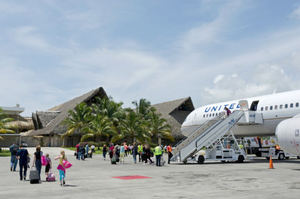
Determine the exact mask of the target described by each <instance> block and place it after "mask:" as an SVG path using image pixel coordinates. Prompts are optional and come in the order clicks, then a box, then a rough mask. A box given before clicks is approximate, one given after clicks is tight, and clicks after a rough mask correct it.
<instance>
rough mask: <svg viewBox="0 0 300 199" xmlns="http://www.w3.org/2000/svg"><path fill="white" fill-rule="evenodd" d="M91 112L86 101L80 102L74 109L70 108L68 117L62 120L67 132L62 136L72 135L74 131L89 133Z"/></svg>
mask: <svg viewBox="0 0 300 199" xmlns="http://www.w3.org/2000/svg"><path fill="white" fill-rule="evenodd" d="M91 113H92V111H91V108H90V107H89V106H88V105H87V104H86V103H80V104H79V105H77V106H76V107H75V108H74V110H70V111H69V115H68V117H67V118H66V119H65V120H64V122H63V124H65V125H66V126H67V132H66V133H65V134H64V136H70V135H73V134H74V133H75V132H76V133H78V134H79V135H84V134H86V133H89V132H90V130H89V123H90V122H91V119H92V114H91Z"/></svg>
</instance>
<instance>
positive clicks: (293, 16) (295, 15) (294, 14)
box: [290, 6, 300, 19]
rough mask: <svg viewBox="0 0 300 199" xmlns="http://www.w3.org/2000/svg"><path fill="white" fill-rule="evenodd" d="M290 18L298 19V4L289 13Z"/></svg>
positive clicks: (299, 9)
mask: <svg viewBox="0 0 300 199" xmlns="http://www.w3.org/2000/svg"><path fill="white" fill-rule="evenodd" d="M290 17H291V18H294V19H300V6H298V7H297V8H296V9H295V10H293V12H292V13H291V14H290Z"/></svg>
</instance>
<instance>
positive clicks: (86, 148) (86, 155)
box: [85, 144, 89, 157]
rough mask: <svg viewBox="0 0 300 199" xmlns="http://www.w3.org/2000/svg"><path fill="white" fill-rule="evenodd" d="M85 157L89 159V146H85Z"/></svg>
mask: <svg viewBox="0 0 300 199" xmlns="http://www.w3.org/2000/svg"><path fill="white" fill-rule="evenodd" d="M85 157H89V144H86V145H85Z"/></svg>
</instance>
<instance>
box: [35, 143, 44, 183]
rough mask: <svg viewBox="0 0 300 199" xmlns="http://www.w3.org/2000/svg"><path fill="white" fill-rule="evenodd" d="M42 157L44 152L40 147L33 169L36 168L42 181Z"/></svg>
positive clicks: (37, 148)
mask: <svg viewBox="0 0 300 199" xmlns="http://www.w3.org/2000/svg"><path fill="white" fill-rule="evenodd" d="M42 155H43V152H42V151H41V146H40V145H38V146H36V151H35V153H34V159H33V162H32V166H33V167H34V166H35V168H36V169H37V170H38V172H39V179H40V180H41V170H42V161H41V158H42Z"/></svg>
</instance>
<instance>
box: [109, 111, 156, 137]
mask: <svg viewBox="0 0 300 199" xmlns="http://www.w3.org/2000/svg"><path fill="white" fill-rule="evenodd" d="M146 128H147V123H146V122H145V120H141V119H140V117H139V116H138V114H137V113H136V112H135V111H134V110H132V109H126V117H125V118H124V119H123V120H122V121H121V125H120V130H121V131H120V134H119V135H118V136H115V137H114V140H113V141H115V140H120V139H126V138H127V139H129V140H130V141H131V142H132V143H133V142H135V141H138V142H141V143H145V142H146V140H150V136H149V134H148V132H147V131H146Z"/></svg>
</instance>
